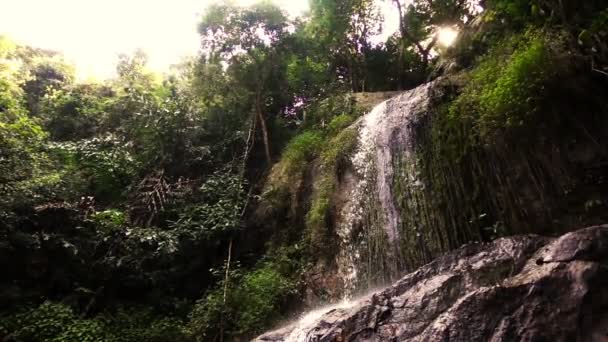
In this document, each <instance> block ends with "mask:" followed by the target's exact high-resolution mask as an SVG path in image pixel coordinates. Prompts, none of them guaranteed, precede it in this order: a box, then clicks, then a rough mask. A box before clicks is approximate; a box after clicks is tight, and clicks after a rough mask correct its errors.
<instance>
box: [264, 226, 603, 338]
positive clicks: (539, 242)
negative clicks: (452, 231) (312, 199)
mask: <svg viewBox="0 0 608 342" xmlns="http://www.w3.org/2000/svg"><path fill="white" fill-rule="evenodd" d="M303 324H304V323H302V322H295V323H293V324H292V325H290V326H287V327H284V328H282V329H280V330H277V331H273V332H270V333H267V334H265V335H262V336H260V337H258V338H257V339H256V340H257V341H296V340H297V341H319V342H333V341H592V342H596V341H597V342H600V341H608V225H602V226H595V227H589V228H585V229H582V230H578V231H575V232H572V233H568V234H566V235H563V236H562V237H560V238H557V239H552V238H545V237H540V236H516V237H510V238H503V239H499V240H496V241H494V242H492V243H485V244H470V245H466V246H463V247H461V248H459V249H457V250H455V251H453V252H451V253H449V254H447V255H445V256H443V257H441V258H438V259H436V260H435V261H433V262H431V263H429V264H427V265H425V266H423V267H421V268H419V269H418V270H417V271H415V272H412V273H410V274H408V275H406V276H405V277H403V278H402V279H401V280H399V281H398V282H396V283H395V284H394V285H393V286H391V287H388V288H386V289H385V290H383V291H380V292H377V293H375V294H372V295H369V296H366V297H364V298H361V299H359V300H358V301H357V303H356V305H350V306H348V307H346V308H338V309H332V310H329V312H326V313H325V314H324V315H320V316H319V318H318V319H316V320H314V321H312V322H311V321H310V319H309V321H308V322H307V323H306V324H307V325H306V326H302V325H303ZM296 330H299V331H300V332H303V333H299V334H294V333H293V332H294V331H296ZM296 335H297V336H298V337H297V339H295V338H294V336H296Z"/></svg>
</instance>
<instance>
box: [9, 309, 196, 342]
mask: <svg viewBox="0 0 608 342" xmlns="http://www.w3.org/2000/svg"><path fill="white" fill-rule="evenodd" d="M0 333H1V334H2V335H4V336H10V337H11V338H12V339H14V340H16V341H23V342H28V341H32V342H34V341H52V342H97V341H108V342H136V341H151V342H164V341H177V342H185V341H190V340H191V339H190V337H189V335H188V332H187V331H186V330H185V328H184V326H183V323H182V322H181V321H179V320H178V319H175V318H171V317H158V316H156V315H154V314H153V313H152V312H151V311H150V310H148V309H138V310H136V309H131V310H128V311H125V310H119V311H118V312H117V313H115V314H113V315H99V316H97V317H95V318H82V317H79V316H77V315H76V314H75V313H74V311H73V310H72V309H71V308H70V307H69V306H67V305H65V304H60V303H52V302H44V303H42V304H41V305H40V306H38V307H37V308H33V309H30V310H27V311H24V312H21V313H18V314H16V315H15V316H13V317H3V318H2V320H1V321H0Z"/></svg>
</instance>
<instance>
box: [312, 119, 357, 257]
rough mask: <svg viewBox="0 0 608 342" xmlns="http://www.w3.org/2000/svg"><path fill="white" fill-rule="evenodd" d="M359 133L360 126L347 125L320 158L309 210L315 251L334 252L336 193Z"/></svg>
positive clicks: (327, 146) (330, 142)
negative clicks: (331, 218)
mask: <svg viewBox="0 0 608 342" xmlns="http://www.w3.org/2000/svg"><path fill="white" fill-rule="evenodd" d="M357 137H358V131H357V129H355V128H347V129H345V130H343V131H342V132H340V133H339V134H338V135H337V136H336V137H334V138H333V139H331V140H330V141H329V142H328V143H327V144H326V145H324V146H323V150H322V152H321V154H320V158H319V161H320V168H319V170H320V174H319V175H317V177H316V179H315V183H314V184H313V189H314V194H313V197H312V203H311V206H310V210H309V211H308V213H307V214H306V227H307V229H308V236H309V242H310V245H311V249H312V251H313V253H314V251H321V252H323V253H324V254H325V255H329V254H331V249H330V247H331V245H332V243H333V242H334V239H333V237H332V236H331V233H332V231H331V223H330V222H329V215H330V214H331V210H332V207H331V203H332V196H333V194H334V192H335V189H336V186H337V184H338V176H339V174H340V172H341V169H342V167H343V166H344V164H345V163H348V162H349V158H350V156H351V155H352V153H353V152H354V150H355V148H356V147H357Z"/></svg>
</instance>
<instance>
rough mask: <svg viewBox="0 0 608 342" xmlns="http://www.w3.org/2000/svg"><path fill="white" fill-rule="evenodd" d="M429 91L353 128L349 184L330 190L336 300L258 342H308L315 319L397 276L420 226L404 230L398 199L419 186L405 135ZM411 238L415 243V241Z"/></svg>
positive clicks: (410, 95)
mask: <svg viewBox="0 0 608 342" xmlns="http://www.w3.org/2000/svg"><path fill="white" fill-rule="evenodd" d="M433 84H434V82H430V83H427V84H424V85H422V86H419V87H418V88H415V89H412V90H409V91H406V92H403V93H401V94H400V95H397V96H396V97H393V98H391V99H389V100H387V101H385V102H383V103H381V104H379V105H378V106H376V107H375V108H374V109H373V110H372V111H371V112H370V113H368V114H366V115H364V116H363V117H362V118H361V119H359V120H358V121H357V122H356V123H355V124H354V125H355V127H356V129H357V130H358V145H357V146H358V147H357V150H356V151H355V153H354V154H353V155H352V156H351V164H352V170H350V171H349V174H350V177H348V178H349V179H350V181H349V182H347V183H349V184H348V186H345V187H344V188H343V189H339V190H338V191H343V192H345V193H344V194H343V195H344V196H343V198H346V199H347V200H346V203H345V204H344V205H343V206H342V208H341V209H340V214H339V215H338V217H339V220H338V222H336V229H337V231H336V232H337V235H338V237H339V238H340V250H339V252H338V255H337V265H338V274H339V276H340V278H341V279H342V281H343V284H344V289H343V293H344V298H343V300H342V301H341V302H339V303H337V304H334V305H331V306H326V307H321V308H318V309H315V310H312V311H309V312H306V313H304V314H303V315H302V316H300V318H299V319H298V320H297V321H296V322H294V323H292V324H291V325H289V326H288V327H286V328H284V329H281V330H280V331H279V332H278V336H273V335H268V336H263V337H261V338H260V339H259V341H284V342H308V341H309V338H308V337H309V335H310V330H311V329H312V327H314V326H317V325H318V324H319V322H320V320H321V319H324V320H325V319H327V317H328V314H329V316H331V314H330V313H331V312H334V311H337V312H339V311H340V310H349V309H352V308H353V307H354V306H356V305H357V304H358V303H361V302H362V301H363V298H365V297H367V296H369V295H365V296H357V294H361V293H363V292H365V291H369V290H370V289H372V288H374V287H378V286H382V285H386V284H387V283H389V282H392V281H393V280H395V279H396V278H397V277H398V276H399V275H401V274H402V273H403V272H404V271H405V269H404V265H405V264H406V263H405V262H404V260H403V255H404V254H405V251H404V248H405V246H407V245H408V244H404V241H406V240H408V239H412V234H411V231H417V230H418V229H420V227H410V226H409V225H411V222H415V221H412V220H410V219H408V220H407V222H408V223H407V225H408V226H407V227H406V226H405V223H404V217H403V215H404V211H405V210H403V208H404V204H403V203H408V204H407V205H410V204H411V202H412V201H413V199H411V198H403V196H404V195H403V193H406V194H412V193H414V192H415V191H413V190H412V189H414V190H415V189H422V188H423V187H424V185H423V182H422V181H421V180H420V177H419V176H418V173H417V168H416V166H417V162H416V157H415V153H414V152H415V151H414V147H415V141H414V140H415V136H414V134H413V129H414V127H415V126H416V123H417V122H419V121H420V119H421V118H424V115H425V114H426V113H427V112H428V110H427V109H428V106H429V100H430V97H431V96H430V94H431V89H432V87H433ZM396 187H397V188H396ZM404 189H408V190H407V191H403V190H404ZM407 214H408V215H410V214H411V210H408V211H407ZM404 233H406V234H404ZM413 238H414V239H418V238H420V234H417V235H416V234H415V235H414V236H413ZM355 296H357V298H356V299H355Z"/></svg>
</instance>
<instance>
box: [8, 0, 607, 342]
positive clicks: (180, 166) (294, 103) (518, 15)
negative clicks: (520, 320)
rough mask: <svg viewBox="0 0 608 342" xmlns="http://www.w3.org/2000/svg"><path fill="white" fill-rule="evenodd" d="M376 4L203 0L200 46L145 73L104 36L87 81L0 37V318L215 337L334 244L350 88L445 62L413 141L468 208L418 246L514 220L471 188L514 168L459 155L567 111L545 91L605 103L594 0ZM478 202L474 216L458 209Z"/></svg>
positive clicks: (38, 330)
mask: <svg viewBox="0 0 608 342" xmlns="http://www.w3.org/2000/svg"><path fill="white" fill-rule="evenodd" d="M391 5H392V6H395V7H394V8H395V11H398V12H399V14H400V25H399V30H398V31H397V32H396V33H394V34H393V35H391V36H390V37H389V38H388V39H387V41H383V42H378V39H377V35H378V33H379V32H380V30H381V28H382V20H383V19H382V15H381V12H380V10H379V8H378V3H377V2H375V1H369V0H343V1H333V0H331V1H330V0H311V1H310V13H309V14H308V15H307V16H306V17H305V18H298V19H290V18H288V17H287V16H286V15H285V14H284V13H283V12H282V11H281V9H280V8H278V7H276V6H274V5H272V4H270V3H259V4H256V5H254V6H252V7H249V8H241V7H236V6H234V5H232V4H220V5H213V6H211V7H209V8H208V9H207V10H206V12H205V13H204V15H203V16H202V18H201V22H200V26H199V33H200V37H201V42H202V46H201V53H200V55H199V56H197V57H196V58H193V59H191V60H187V61H184V62H183V63H182V64H180V65H178V66H176V68H175V71H174V72H173V73H172V74H170V75H164V76H161V75H156V74H154V73H152V72H151V71H149V70H148V69H147V67H146V56H145V54H143V53H136V54H134V55H125V56H121V57H120V59H119V61H118V64H117V74H118V76H117V77H116V78H115V79H112V80H108V81H105V82H98V83H82V82H77V81H76V80H75V77H74V70H73V67H72V66H70V65H69V64H67V63H65V62H64V61H63V59H62V57H61V55H59V54H58V53H56V52H53V51H45V50H40V49H36V48H33V47H28V46H22V45H18V44H16V43H14V42H12V41H11V40H9V39H7V38H2V37H0V265H1V266H2V269H3V272H2V276H0V308H1V309H0V310H1V311H0V339H3V340H6V341H195V340H196V341H220V340H224V339H225V340H227V339H229V338H232V337H244V338H249V337H251V336H253V335H255V334H257V333H259V332H261V331H263V330H264V329H266V328H268V327H269V326H270V325H271V324H273V323H275V322H277V321H280V320H281V319H284V318H286V317H288V315H289V313H290V312H291V311H293V309H294V308H296V307H297V306H298V305H299V304H300V303H301V301H302V298H303V297H304V295H305V293H304V292H305V289H306V288H305V278H306V276H307V274H308V272H309V271H310V270H311V268H312V267H313V266H314V265H315V264H316V263H317V262H318V261H319V260H322V259H324V258H325V259H328V258H330V257H331V255H332V251H334V250H335V248H333V247H334V246H333V244H335V242H336V240H335V237H334V235H333V232H332V229H331V226H330V225H328V224H327V222H328V220H329V217H330V216H331V215H332V203H331V201H332V199H331V195H332V192H333V191H334V189H335V187H336V186H337V182H338V177H339V175H340V172H341V169H342V168H343V166H344V163H345V162H346V160H345V159H346V158H345V157H346V156H347V155H348V154H349V153H350V152H351V151H352V150H353V149H354V148H355V145H356V131H354V130H352V129H350V128H349V125H350V124H351V123H352V122H354V121H355V120H356V118H357V117H358V116H360V115H361V114H362V112H363V110H362V109H361V108H359V107H358V105H357V104H356V103H355V101H354V100H353V97H352V96H351V95H350V93H352V92H362V91H365V92H369V91H386V90H402V89H408V88H412V87H414V86H417V85H419V84H421V83H423V82H425V81H427V80H429V79H432V78H436V77H437V76H440V75H442V74H445V75H448V77H447V78H448V79H449V80H448V81H445V87H446V89H448V90H447V91H446V95H445V97H444V99H443V100H442V101H443V102H442V103H441V104H438V105H437V108H438V109H437V114H436V115H434V116H433V119H432V121H433V122H432V127H433V128H432V129H431V131H430V134H429V136H428V137H427V139H428V140H427V141H426V145H425V150H424V153H423V156H425V158H423V159H424V160H422V161H421V162H422V163H423V164H424V165H425V170H427V172H428V173H429V177H430V178H433V179H436V182H435V183H434V184H435V187H436V188H435V189H433V191H435V192H434V193H433V196H432V197H433V198H434V200H436V201H438V203H439V205H437V207H438V208H444V210H445V211H450V212H457V211H458V208H455V207H451V206H453V205H454V204H455V203H456V202H451V201H452V200H453V199H454V197H449V196H456V197H458V196H460V197H459V198H460V199H462V200H463V202H468V203H471V206H472V208H471V212H466V213H464V214H463V215H461V216H458V217H456V218H455V220H456V222H458V223H459V225H460V226H461V227H462V231H458V232H455V231H450V230H447V228H446V230H445V231H441V232H439V233H438V236H437V237H436V238H434V241H435V244H436V245H437V246H441V247H437V249H438V250H440V249H441V250H443V249H449V248H455V247H457V246H458V245H459V244H461V243H463V242H466V241H468V240H471V239H490V238H495V237H496V236H499V235H501V234H502V235H504V234H511V233H516V232H519V231H520V230H521V229H518V228H519V227H522V225H521V222H522V221H523V220H526V219H529V217H525V216H522V217H519V216H516V217H511V216H509V217H507V216H508V215H507V214H509V213H512V212H511V211H508V210H504V211H503V212H499V209H498V208H504V207H510V206H517V203H515V202H514V201H511V200H510V199H506V200H504V201H503V202H497V203H490V204H489V203H488V202H487V200H486V199H485V198H482V197H483V196H481V195H480V194H483V193H487V192H488V191H491V190H496V188H497V187H510V188H516V185H514V184H507V185H505V184H498V185H497V184H492V182H489V183H488V184H487V185H486V187H485V188H483V187H482V186H476V184H477V183H476V181H475V177H483V176H484V175H485V174H487V173H491V172H492V170H484V169H483V167H481V166H480V167H471V165H481V164H483V165H486V164H484V158H487V155H488V152H487V151H488V147H489V148H490V149H494V150H497V151H506V150H508V149H509V146H512V145H509V144H508V142H509V141H511V142H513V141H516V142H517V141H519V142H520V143H521V142H522V141H524V142H525V141H527V140H526V139H527V138H528V137H530V136H532V135H535V134H536V133H535V132H538V131H539V130H553V131H555V132H559V134H561V133H562V132H563V129H564V127H570V126H572V125H577V121H576V120H571V121H567V120H565V121H564V120H562V121H559V122H557V121H553V119H554V118H555V117H554V116H553V117H552V116H547V115H548V114H547V113H553V112H555V110H556V108H558V107H560V106H563V105H564V104H563V103H561V102H551V103H549V100H548V99H552V100H551V101H553V99H556V98H562V99H563V96H564V94H580V95H581V98H582V97H583V96H584V98H585V100H584V101H580V103H579V102H570V103H569V106H570V107H568V108H579V109H580V108H581V106H583V107H585V108H589V112H591V113H596V114H597V113H600V116H601V114H604V116H605V113H606V110H607V108H608V107H607V102H606V101H605V99H603V98H602V96H603V95H602V94H603V93H602V92H596V93H593V91H590V89H604V90H605V89H606V78H607V76H608V74H607V69H606V68H607V66H608V46H607V45H606V43H605V42H606V41H607V38H608V32H607V31H606V27H607V24H608V8H607V7H606V4H605V3H604V2H603V1H601V0H592V1H585V2H584V3H581V2H579V1H574V0H561V1H553V0H530V1H527V0H526V1H524V0H486V1H478V2H477V1H454V0H441V1H428V0H415V1H413V2H411V3H410V2H408V4H407V5H406V4H405V3H403V4H402V3H400V2H399V1H396V0H395V1H393V3H391ZM444 26H453V27H457V28H458V29H459V30H460V31H461V34H460V39H459V41H458V42H457V43H456V45H455V46H453V47H447V46H441V44H440V42H438V41H437V39H436V31H437V29H438V28H439V27H444ZM573 75H574V76H578V77H574V76H573ZM581 75H582V76H581ZM570 76H572V78H570V79H573V80H575V81H576V82H572V83H571V84H569V85H568V87H566V88H564V87H563V84H562V87H557V86H556V84H560V83H561V80H564V79H565V78H567V77H570ZM454 89H456V90H454ZM570 96H574V95H570ZM580 119H581V120H585V119H584V118H580ZM590 122H594V123H597V122H603V123H605V119H604V118H602V117H600V118H599V119H597V118H594V119H593V120H591V121H590ZM585 127H586V126H585ZM599 129H600V128H598V130H599ZM588 133H589V135H590V136H597V135H596V134H595V132H588ZM598 134H600V133H598ZM541 145H542V144H540V143H539V144H538V146H537V145H534V146H536V147H538V149H537V150H535V151H536V152H535V153H538V154H541V153H543V152H542V151H545V150H543V149H542V146H541ZM543 146H544V145H543ZM500 153H502V152H500ZM518 158H523V159H526V160H532V161H534V160H535V159H534V156H530V155H527V154H521V155H519V154H518ZM537 159H538V160H540V158H537ZM505 162H508V161H506V160H505ZM488 165H491V164H488ZM553 166H554V164H551V165H545V166H544V168H543V169H542V170H541V171H539V172H544V173H543V175H544V176H545V178H547V173H548V175H551V172H554V171H555V170H554V169H552V167H553ZM446 168H447V169H449V170H451V171H450V173H451V178H450V177H448V178H446V177H444V175H443V174H438V173H437V172H436V170H438V169H442V170H444V169H446ZM472 169H474V170H475V171H474V172H472V171H471V170H472ZM601 170H604V169H601ZM601 170H600V171H599V172H600V173H601ZM596 171H597V170H596ZM555 172H557V171H555ZM312 174H314V175H315V177H314V180H311V177H312ZM556 178H558V177H557V176H556ZM461 183H462V187H461V186H460V184H461ZM465 183H466V184H465ZM454 184H457V186H454ZM594 186H597V184H595V185H594ZM602 186H605V185H602ZM454 187H455V188H454ZM462 188H468V189H475V190H474V195H471V196H472V198H471V199H470V201H469V200H468V198H467V197H466V196H467V195H470V194H462V193H459V192H458V191H459V190H458V189H462ZM452 190H453V191H452ZM447 192H450V193H449V196H448V195H446V193H447ZM454 194H456V195H454ZM475 194H477V195H479V196H477V195H475ZM556 196H558V195H556ZM448 197H449V198H448ZM515 197H516V196H514V197H513V198H515ZM497 201H499V200H497ZM598 201H599V202H598ZM585 203H586V204H585V208H582V209H581V210H586V211H587V212H588V211H592V210H595V209H597V208H598V207H601V205H603V204H602V202H601V200H600V199H594V200H589V201H587V202H585ZM594 208H595V209H594ZM501 210H502V209H501ZM482 212H483V213H490V214H491V216H493V217H494V219H495V220H494V221H493V222H492V223H493V224H494V225H493V226H492V230H491V231H490V232H483V231H480V230H479V227H478V225H477V224H476V223H473V222H471V221H470V220H469V219H470V216H466V215H469V214H471V213H476V214H478V213H482ZM501 215H503V216H501ZM437 217H439V215H437ZM485 225H487V224H485V223H484V226H485ZM444 226H445V225H443V226H441V224H439V223H437V227H444ZM438 230H439V228H438Z"/></svg>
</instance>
